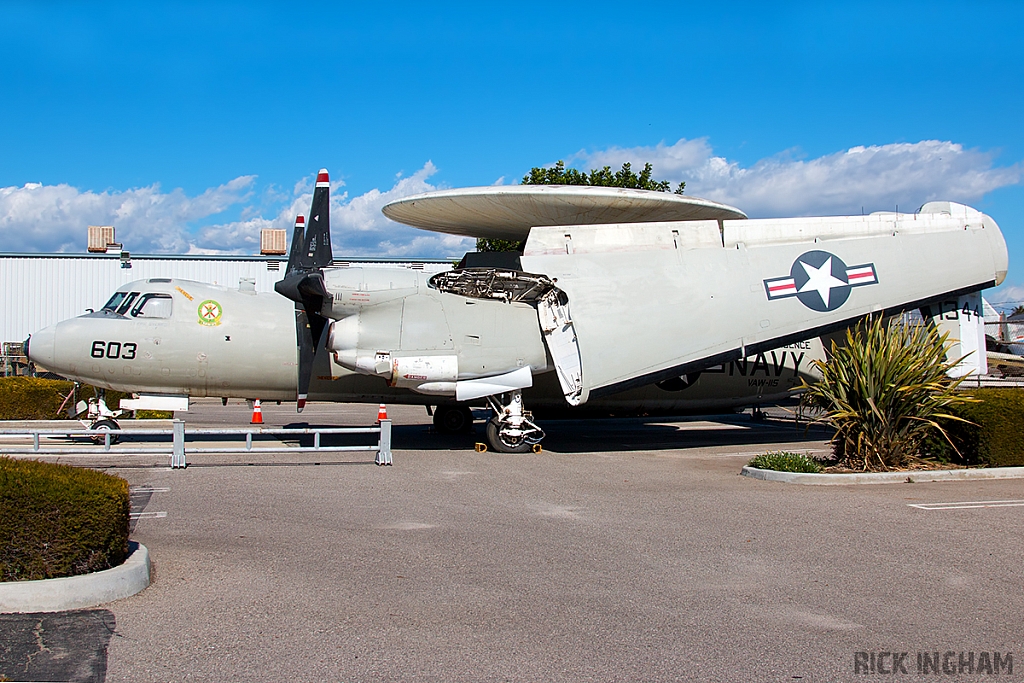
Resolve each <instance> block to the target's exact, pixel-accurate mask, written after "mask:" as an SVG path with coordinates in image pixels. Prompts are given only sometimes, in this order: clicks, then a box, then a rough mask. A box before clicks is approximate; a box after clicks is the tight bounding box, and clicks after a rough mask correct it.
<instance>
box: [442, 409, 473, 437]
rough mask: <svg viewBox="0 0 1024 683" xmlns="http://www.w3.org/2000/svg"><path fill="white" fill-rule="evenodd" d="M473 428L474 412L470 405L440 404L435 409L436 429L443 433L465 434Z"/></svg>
mask: <svg viewBox="0 0 1024 683" xmlns="http://www.w3.org/2000/svg"><path fill="white" fill-rule="evenodd" d="M472 428H473V412H472V411H471V410H470V409H469V407H468V406H438V407H437V408H435V409H434V429H436V430H437V431H438V432H440V433H441V434H463V433H465V432H468V431H469V430H470V429H472Z"/></svg>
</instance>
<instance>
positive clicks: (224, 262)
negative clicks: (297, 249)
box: [0, 252, 451, 355]
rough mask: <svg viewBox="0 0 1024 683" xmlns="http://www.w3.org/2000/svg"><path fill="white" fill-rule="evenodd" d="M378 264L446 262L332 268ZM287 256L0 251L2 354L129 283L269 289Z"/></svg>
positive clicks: (425, 266)
mask: <svg viewBox="0 0 1024 683" xmlns="http://www.w3.org/2000/svg"><path fill="white" fill-rule="evenodd" d="M361 263H373V264H374V265H377V266H390V267H394V268H413V269H417V270H428V271H431V272H436V271H440V270H444V269H446V268H448V267H450V265H451V261H444V260H438V259H420V260H416V261H411V260H405V261H398V260H395V259H365V258H360V259H350V260H343V259H335V265H340V266H345V265H353V266H354V265H358V264H361ZM286 266H287V256H284V255H272V256H266V255H261V256H208V255H202V256H181V255H173V254H146V255H135V254H131V255H129V254H128V253H127V252H123V253H118V252H113V253H94V254H81V253H78V254H15V253H0V297H2V304H0V310H2V311H3V314H2V315H0V341H2V342H3V343H4V355H7V354H8V353H11V354H12V355H20V343H21V342H24V341H25V339H26V338H27V337H28V336H29V335H30V334H32V333H33V332H36V331H38V330H40V329H42V328H44V327H47V326H49V325H53V324H55V323H57V322H60V321H61V320H66V319H68V318H73V317H75V316H78V315H82V314H83V313H87V312H88V309H90V308H91V309H99V308H101V307H102V306H103V304H104V303H106V301H107V300H108V299H109V298H110V296H111V294H113V293H114V291H115V290H116V289H117V288H118V287H120V286H121V285H124V284H126V283H128V282H132V281H133V280H143V279H147V278H153V277H161V278H164V277H172V278H181V279H186V280H196V281H199V282H207V283H211V284H217V285H223V286H228V287H238V286H240V282H242V281H245V285H244V286H248V287H252V286H255V288H256V291H257V292H272V291H273V290H274V283H276V282H277V281H278V280H280V279H281V278H282V277H284V272H285V268H286Z"/></svg>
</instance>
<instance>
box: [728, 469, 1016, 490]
mask: <svg viewBox="0 0 1024 683" xmlns="http://www.w3.org/2000/svg"><path fill="white" fill-rule="evenodd" d="M740 474H742V475H743V476H744V477H752V478H754V479H764V480H765V481H782V482H785V483H787V484H809V485H812V486H837V485H844V484H907V483H919V482H926V481H963V480H969V479H1022V478H1024V467H992V468H987V469H976V470H910V471H907V472H863V473H853V474H812V473H810V472H777V471H776V470H760V469H758V468H756V467H744V468H743V470H742V471H741V472H740Z"/></svg>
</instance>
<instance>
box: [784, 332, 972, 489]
mask: <svg viewBox="0 0 1024 683" xmlns="http://www.w3.org/2000/svg"><path fill="white" fill-rule="evenodd" d="M947 336H948V335H941V336H940V335H939V334H938V332H937V331H936V330H935V328H934V327H931V326H925V325H909V324H904V323H897V324H894V325H889V324H888V322H887V321H885V320H884V319H883V318H881V317H880V316H879V317H875V318H874V319H873V320H872V319H865V320H862V321H861V322H860V323H859V324H857V325H856V326H855V327H853V328H850V329H849V330H847V332H846V339H845V343H844V344H843V345H841V346H840V345H838V344H836V342H835V341H833V342H832V346H831V349H830V351H829V354H828V356H829V357H828V359H827V360H825V361H821V360H816V361H814V366H815V367H816V368H817V369H818V371H819V372H821V380H820V381H818V382H816V383H815V384H813V385H809V384H807V383H805V384H804V385H802V386H801V387H800V388H801V389H803V390H804V394H803V396H802V397H801V403H802V405H803V406H804V407H808V408H812V409H817V410H820V411H822V412H823V414H822V417H820V418H817V420H818V421H819V422H824V423H827V424H829V425H831V426H832V427H834V428H835V430H836V433H835V436H834V437H832V448H833V452H834V454H835V457H836V459H837V460H838V461H839V464H841V465H844V466H846V467H850V468H851V469H857V470H881V471H885V470H890V469H893V468H898V467H904V466H906V465H907V464H909V463H910V462H911V461H913V460H914V459H917V458H919V457H920V455H921V452H922V445H923V444H924V442H925V439H926V438H927V437H928V436H930V435H933V434H938V435H941V436H942V437H943V438H944V439H946V440H947V441H948V436H947V434H946V430H945V429H944V428H943V426H942V424H943V423H944V422H945V423H946V424H948V423H949V422H950V421H959V422H966V421H965V420H964V419H963V418H961V417H958V416H957V415H955V414H954V410H953V409H954V408H955V407H957V406H960V405H963V404H965V403H970V402H973V401H974V399H972V398H970V397H967V396H964V395H962V394H958V393H957V392H956V391H955V390H956V388H957V386H958V385H959V384H960V382H961V380H960V379H950V377H949V376H948V375H947V374H946V372H947V371H948V370H949V369H950V368H951V367H953V366H954V365H956V363H957V361H953V362H947V361H946V349H947V347H948V342H947Z"/></svg>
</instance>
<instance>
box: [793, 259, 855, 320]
mask: <svg viewBox="0 0 1024 683" xmlns="http://www.w3.org/2000/svg"><path fill="white" fill-rule="evenodd" d="M800 265H801V266H803V267H804V272H806V273H807V282H805V283H804V286H803V287H801V288H800V293H801V294H802V293H804V292H810V291H815V292H817V293H818V296H820V297H821V300H822V302H823V303H824V304H825V308H828V301H829V296H830V294H831V292H832V290H833V289H835V288H836V287H845V286H846V284H847V283H845V282H843V281H842V280H840V279H839V278H837V277H835V276H834V275H832V257H831V256H829V257H828V259H826V261H825V262H824V263H823V264H821V268H815V267H814V266H812V265H811V264H809V263H805V262H803V261H801V262H800Z"/></svg>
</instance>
